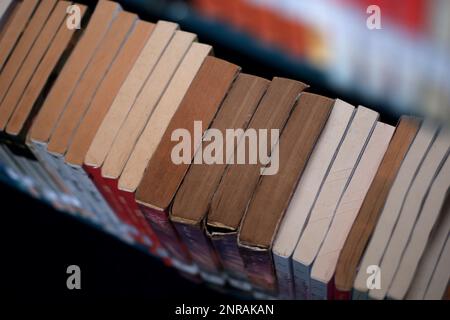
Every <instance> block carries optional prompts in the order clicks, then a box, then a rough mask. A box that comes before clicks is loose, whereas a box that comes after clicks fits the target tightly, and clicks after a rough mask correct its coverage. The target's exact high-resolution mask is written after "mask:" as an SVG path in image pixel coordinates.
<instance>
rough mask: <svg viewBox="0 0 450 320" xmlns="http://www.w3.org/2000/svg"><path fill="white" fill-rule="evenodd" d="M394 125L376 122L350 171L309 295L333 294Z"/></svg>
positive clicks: (317, 297)
mask: <svg viewBox="0 0 450 320" xmlns="http://www.w3.org/2000/svg"><path fill="white" fill-rule="evenodd" d="M394 130H395V127H393V126H390V125H387V124H385V123H381V122H378V123H377V124H376V126H375V129H374V131H373V133H372V135H371V136H370V140H369V142H368V143H367V146H366V148H365V149H364V153H363V154H362V156H361V160H360V161H359V163H358V166H357V167H356V169H355V172H354V173H353V176H352V178H351V180H350V182H349V184H348V187H347V188H346V190H345V192H344V194H343V196H342V199H341V200H340V201H339V205H338V207H337V208H336V212H335V214H334V217H333V220H332V221H331V225H330V228H329V230H328V233H327V235H326V237H325V239H324V240H323V243H322V246H321V247H320V250H319V252H318V253H317V256H316V259H315V260H314V263H313V266H312V269H311V280H310V289H311V290H310V291H311V294H310V298H311V299H313V300H326V299H328V298H331V299H333V298H334V290H333V285H334V283H333V282H332V279H333V275H334V271H335V269H336V264H337V260H338V258H339V253H340V251H341V249H342V246H343V245H344V242H345V238H346V236H347V234H348V232H349V231H350V228H351V227H352V224H353V221H354V220H355V218H356V215H357V214H358V212H359V209H360V208H361V205H362V202H363V201H364V198H365V196H366V194H367V191H368V190H369V187H370V184H371V183H372V181H373V178H374V177H375V174H376V172H377V170H378V167H379V166H380V163H381V160H382V159H383V156H384V153H385V152H386V149H387V147H388V145H389V141H390V140H391V138H392V135H393V133H394Z"/></svg>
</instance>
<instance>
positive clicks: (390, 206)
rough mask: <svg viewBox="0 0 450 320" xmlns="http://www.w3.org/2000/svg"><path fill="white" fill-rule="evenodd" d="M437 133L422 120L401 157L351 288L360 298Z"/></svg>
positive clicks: (365, 291)
mask: <svg viewBox="0 0 450 320" xmlns="http://www.w3.org/2000/svg"><path fill="white" fill-rule="evenodd" d="M436 133H437V127H436V126H434V125H433V124H431V123H428V122H425V123H423V124H422V126H421V127H420V129H419V132H418V133H417V135H416V137H415V138H414V141H413V143H412V144H411V146H410V148H409V150H408V153H407V154H406V156H405V158H404V159H403V163H402V165H401V167H400V169H399V171H398V173H397V176H396V177H395V181H394V183H393V185H392V187H391V190H390V191H389V195H388V197H387V199H386V203H385V205H384V208H383V211H382V213H381V215H380V217H379V219H378V222H377V225H376V227H375V230H374V232H373V234H372V237H371V239H370V242H369V244H368V245H367V248H366V251H365V253H364V256H363V258H362V261H361V264H360V267H359V271H358V273H357V275H356V278H355V282H354V284H353V288H354V290H353V292H354V294H355V295H358V297H360V298H361V297H364V296H366V297H367V293H368V288H367V284H366V280H367V273H366V270H367V268H368V267H369V266H371V265H376V266H378V265H379V264H380V262H381V259H382V257H383V254H384V251H385V250H386V247H387V245H388V243H389V238H390V236H391V234H392V230H393V229H394V227H395V223H396V222H397V219H398V216H399V215H400V211H401V208H402V205H403V201H404V199H405V197H406V194H407V192H408V190H409V188H410V186H411V183H412V181H413V179H414V177H415V176H416V174H417V171H418V170H419V168H420V165H421V163H422V161H423V159H424V158H425V155H426V154H427V152H428V150H429V148H430V146H431V145H432V143H433V141H434V138H435V136H436Z"/></svg>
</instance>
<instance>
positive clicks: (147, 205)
mask: <svg viewBox="0 0 450 320" xmlns="http://www.w3.org/2000/svg"><path fill="white" fill-rule="evenodd" d="M238 72H239V67H238V66H236V65H233V64H231V63H228V62H225V61H223V60H220V59H216V58H214V57H206V59H205V62H204V63H203V64H202V66H201V68H200V70H199V71H198V73H197V75H196V77H195V78H194V80H193V81H192V83H191V86H190V88H189V91H188V92H187V93H186V95H185V96H184V98H183V101H182V103H181V105H180V106H179V107H178V110H177V112H176V113H175V115H174V116H173V117H172V119H171V121H170V123H169V125H168V126H167V129H166V131H165V133H164V135H163V137H162V139H161V142H160V144H159V145H158V148H157V150H156V151H155V153H154V155H153V157H152V158H151V160H150V162H149V164H148V167H147V170H146V171H145V174H144V177H143V179H142V181H141V183H140V185H139V187H138V189H137V192H136V196H135V197H136V201H137V202H138V203H139V204H140V205H141V209H142V210H143V212H144V214H145V215H146V216H147V219H148V220H150V222H151V223H152V224H159V225H160V227H161V228H165V229H168V227H167V226H168V225H170V222H169V212H168V208H169V205H170V203H171V202H172V200H173V198H174V196H175V193H176V191H177V189H178V188H179V186H180V184H181V181H182V180H183V178H184V176H185V174H186V172H187V170H188V168H189V162H190V161H191V160H192V159H193V157H194V154H195V152H196V151H197V149H198V148H199V145H200V143H201V138H202V135H203V133H204V131H205V130H206V129H207V128H208V127H209V125H210V123H211V121H212V120H213V118H214V116H215V114H216V112H217V110H218V109H219V107H220V104H221V103H222V100H223V99H224V98H225V96H226V94H227V93H228V90H229V88H230V86H231V84H232V82H233V81H234V79H235V78H236V76H237V74H238ZM194 121H200V123H201V127H202V128H200V130H198V132H195V136H194V127H195V123H194ZM174 130H183V132H184V133H189V134H190V136H191V137H192V136H194V139H193V141H190V137H189V143H190V144H191V148H190V150H189V151H190V152H191V154H190V155H189V154H187V155H188V157H189V159H188V163H185V162H182V163H175V162H173V160H172V157H171V155H172V152H173V151H172V150H173V148H175V147H176V145H177V142H176V141H172V139H171V137H172V134H173V132H174ZM163 225H164V226H163ZM168 231H170V234H169V233H168V236H169V237H171V236H173V235H174V234H173V232H171V230H170V229H169V230H168ZM174 241H176V240H175V239H174ZM217 280H220V279H217Z"/></svg>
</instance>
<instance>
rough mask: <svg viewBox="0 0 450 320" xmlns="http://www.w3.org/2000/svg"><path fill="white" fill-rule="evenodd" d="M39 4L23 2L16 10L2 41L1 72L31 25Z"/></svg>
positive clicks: (30, 0)
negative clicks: (31, 19)
mask: <svg viewBox="0 0 450 320" xmlns="http://www.w3.org/2000/svg"><path fill="white" fill-rule="evenodd" d="M38 4H39V1H38V0H29V1H22V2H21V3H20V4H18V8H17V9H16V10H15V12H14V15H13V17H12V20H11V22H10V23H8V28H7V30H5V31H4V33H3V35H2V38H1V40H0V70H2V69H3V67H4V65H5V62H6V60H7V59H8V57H9V55H10V54H11V52H12V50H13V49H14V46H15V45H16V43H17V41H18V40H19V38H20V37H21V35H22V33H23V31H24V29H25V27H26V26H27V24H28V23H29V21H30V17H31V16H32V15H33V13H34V11H35V9H36V7H37V5H38Z"/></svg>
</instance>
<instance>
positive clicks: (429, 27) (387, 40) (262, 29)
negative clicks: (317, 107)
mask: <svg viewBox="0 0 450 320" xmlns="http://www.w3.org/2000/svg"><path fill="white" fill-rule="evenodd" d="M193 4H194V6H195V8H197V9H198V11H199V12H201V13H202V14H204V15H206V16H208V17H210V18H213V19H217V20H221V21H223V22H226V23H228V24H231V25H232V26H234V27H236V28H238V29H239V30H243V31H244V32H247V33H249V34H251V35H253V36H254V37H256V38H257V39H260V40H261V41H262V42H264V43H266V44H268V45H270V46H276V47H278V48H280V49H282V50H283V51H285V52H287V53H288V54H289V55H292V56H293V57H295V58H297V59H299V60H301V61H305V62H306V63H309V64H311V65H314V66H316V67H317V68H318V69H319V70H323V72H324V73H325V75H326V78H327V81H328V82H329V85H330V86H332V87H334V88H335V89H337V90H341V91H344V92H357V93H358V94H360V95H361V96H363V97H365V98H366V99H367V100H368V101H383V103H385V104H386V103H387V104H389V105H391V106H395V107H396V108H398V109H400V110H398V114H404V113H405V112H407V113H412V112H413V113H416V114H422V115H427V116H433V117H436V118H446V119H449V114H450V109H449V107H448V106H449V105H450V93H449V90H448V88H449V87H450V77H449V75H448V72H447V70H449V69H450V20H449V19H448V16H449V13H450V4H449V2H448V1H445V0H439V1H427V0H411V1H386V0H376V1H373V0H370V1H361V0H358V1H354V0H318V1H308V0H230V1H221V0H194V1H193ZM373 5H376V6H377V8H379V11H377V10H376V9H370V8H373ZM377 17H378V18H377ZM375 22H379V28H380V29H372V26H371V24H375Z"/></svg>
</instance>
